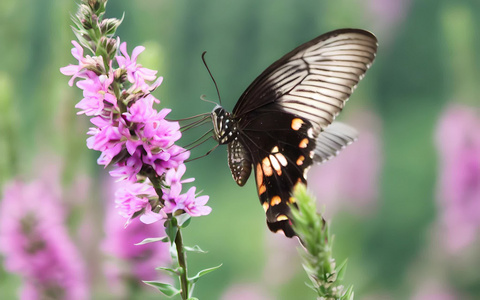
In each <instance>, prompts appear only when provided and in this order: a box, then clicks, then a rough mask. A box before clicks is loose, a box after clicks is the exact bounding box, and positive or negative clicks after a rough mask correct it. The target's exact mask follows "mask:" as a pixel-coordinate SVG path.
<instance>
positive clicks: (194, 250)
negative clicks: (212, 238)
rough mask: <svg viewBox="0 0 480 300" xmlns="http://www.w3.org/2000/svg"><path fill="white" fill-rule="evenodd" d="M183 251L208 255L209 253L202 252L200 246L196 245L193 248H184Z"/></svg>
mask: <svg viewBox="0 0 480 300" xmlns="http://www.w3.org/2000/svg"><path fill="white" fill-rule="evenodd" d="M183 249H185V251H188V252H194V253H207V251H204V250H202V249H201V248H200V247H199V246H198V245H195V246H193V247H188V246H183Z"/></svg>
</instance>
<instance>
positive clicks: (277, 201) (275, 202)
mask: <svg viewBox="0 0 480 300" xmlns="http://www.w3.org/2000/svg"><path fill="white" fill-rule="evenodd" d="M280 203H282V198H280V196H273V197H272V200H270V205H271V206H274V205H278V204H280Z"/></svg>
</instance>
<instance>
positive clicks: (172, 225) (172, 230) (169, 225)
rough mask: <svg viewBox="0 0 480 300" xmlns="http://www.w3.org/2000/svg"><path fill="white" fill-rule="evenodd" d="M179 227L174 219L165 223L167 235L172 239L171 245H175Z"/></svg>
mask: <svg viewBox="0 0 480 300" xmlns="http://www.w3.org/2000/svg"><path fill="white" fill-rule="evenodd" d="M177 232H178V226H177V219H175V217H172V218H171V219H170V220H167V221H166V222H165V233H166V234H167V236H168V238H169V239H170V244H172V245H173V242H174V241H175V238H176V237H177Z"/></svg>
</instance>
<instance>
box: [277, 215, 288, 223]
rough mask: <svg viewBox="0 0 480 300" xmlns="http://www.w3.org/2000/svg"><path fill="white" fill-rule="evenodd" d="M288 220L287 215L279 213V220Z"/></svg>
mask: <svg viewBox="0 0 480 300" xmlns="http://www.w3.org/2000/svg"><path fill="white" fill-rule="evenodd" d="M286 220H288V217H287V216H286V215H279V216H278V217H277V222H280V221H286Z"/></svg>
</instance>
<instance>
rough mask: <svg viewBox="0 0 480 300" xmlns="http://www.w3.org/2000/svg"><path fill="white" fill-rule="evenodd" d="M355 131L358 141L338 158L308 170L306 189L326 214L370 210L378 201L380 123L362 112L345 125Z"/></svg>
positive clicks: (344, 150) (367, 113)
mask: <svg viewBox="0 0 480 300" xmlns="http://www.w3.org/2000/svg"><path fill="white" fill-rule="evenodd" d="M348 123H350V124H352V125H353V127H355V128H358V131H359V138H358V140H357V141H355V142H354V143H353V144H351V145H349V146H347V147H346V148H345V149H343V150H341V152H340V154H339V155H338V157H336V158H334V159H332V160H330V161H327V162H325V163H323V164H321V165H315V166H313V167H312V169H311V170H310V172H309V174H308V177H309V188H311V189H312V190H313V191H314V193H315V195H316V197H317V199H318V201H319V202H320V203H321V204H322V205H325V206H326V214H327V215H329V214H332V213H333V212H335V211H336V210H337V209H339V208H346V209H350V210H351V211H352V212H355V213H359V212H366V211H370V210H371V209H372V206H373V205H374V204H375V201H376V199H377V198H378V181H379V176H380V169H381V161H382V153H381V145H380V138H379V136H380V133H379V129H380V128H381V126H380V121H379V119H378V117H377V116H375V115H374V114H373V113H371V112H362V113H359V114H358V115H357V116H354V118H352V120H350V121H348Z"/></svg>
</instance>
